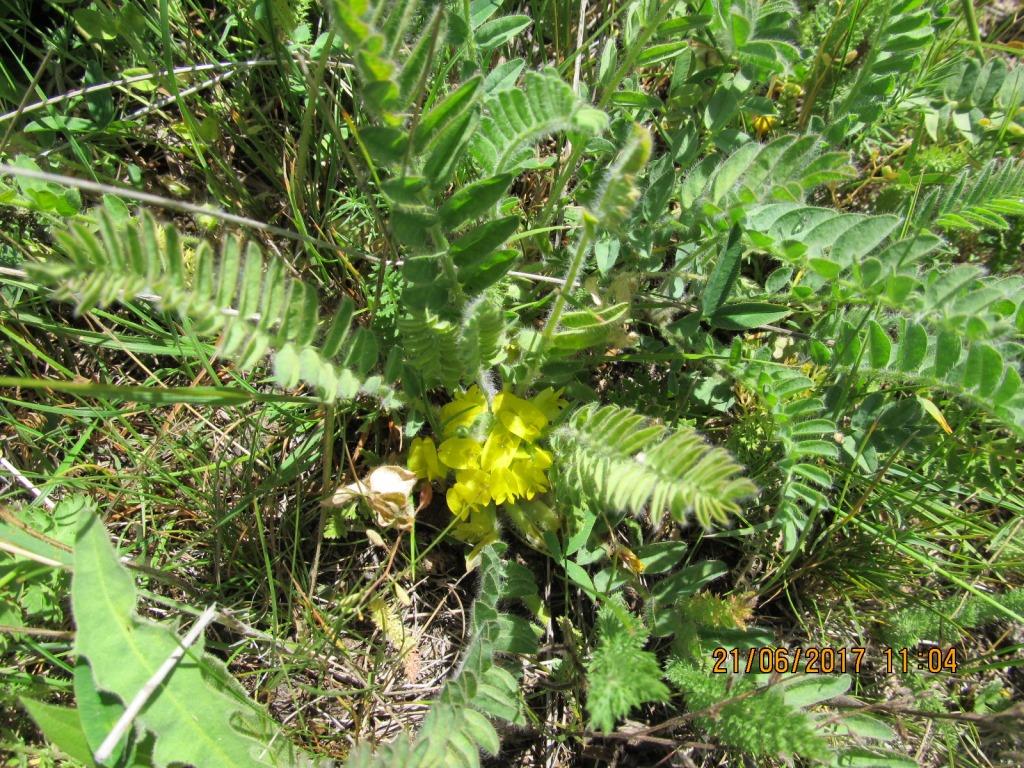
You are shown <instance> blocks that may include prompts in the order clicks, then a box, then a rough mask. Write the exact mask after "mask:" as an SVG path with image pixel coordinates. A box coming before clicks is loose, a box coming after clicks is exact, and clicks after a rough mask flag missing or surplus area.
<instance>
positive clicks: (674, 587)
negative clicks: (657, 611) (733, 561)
mask: <svg viewBox="0 0 1024 768" xmlns="http://www.w3.org/2000/svg"><path fill="white" fill-rule="evenodd" d="M728 572H729V567H728V566H727V565H726V564H725V563H723V562H722V561H721V560H702V561H701V562H699V563H694V564H693V565H687V566H685V567H683V568H680V569H679V570H678V571H676V572H675V573H673V574H670V575H669V576H666V577H665V578H664V579H662V580H661V581H659V582H658V583H657V584H655V585H654V586H653V587H651V597H653V598H654V599H655V600H657V601H658V603H659V604H661V605H668V604H669V603H671V602H673V601H674V600H675V599H676V598H679V597H686V596H687V595H692V594H695V593H696V592H697V591H698V590H699V589H700V588H701V587H703V586H704V585H705V584H709V583H711V582H712V581H714V580H715V579H720V578H722V577H723V576H724V575H725V574H727V573H728Z"/></svg>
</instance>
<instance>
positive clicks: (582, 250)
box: [517, 222, 594, 395]
mask: <svg viewBox="0 0 1024 768" xmlns="http://www.w3.org/2000/svg"><path fill="white" fill-rule="evenodd" d="M593 239H594V226H593V224H591V223H589V222H586V223H584V225H583V234H582V235H580V239H579V242H578V243H577V244H576V253H575V254H573V257H572V262H570V264H569V271H568V272H566V274H565V282H564V283H563V284H562V287H561V288H559V290H558V294H557V295H556V296H555V306H554V307H552V308H551V314H550V315H548V319H547V322H546V323H544V329H543V330H542V331H541V333H540V340H539V341H538V342H537V343H536V344H534V345H533V346H532V347H531V349H530V353H529V355H530V357H531V358H533V360H532V362H531V363H530V368H529V369H528V371H527V374H526V376H525V377H524V378H523V379H522V380H521V381H520V382H519V385H518V386H517V389H518V390H519V394H520V395H521V394H523V392H525V391H526V388H527V387H528V386H529V383H530V382H531V381H532V380H533V378H534V377H535V376H536V375H537V372H538V369H539V368H540V362H541V360H543V359H544V353H545V352H546V351H547V348H548V344H549V343H550V342H551V337H552V336H553V335H554V333H555V331H556V330H557V328H558V321H559V320H560V319H561V317H562V312H563V310H564V309H565V304H566V302H567V301H568V300H569V292H570V291H571V290H572V289H573V286H574V285H575V284H576V278H577V276H578V275H579V273H580V270H581V269H582V268H583V261H584V260H585V259H586V256H587V251H588V250H589V249H590V243H591V241H592V240H593Z"/></svg>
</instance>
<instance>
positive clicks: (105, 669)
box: [71, 504, 274, 768]
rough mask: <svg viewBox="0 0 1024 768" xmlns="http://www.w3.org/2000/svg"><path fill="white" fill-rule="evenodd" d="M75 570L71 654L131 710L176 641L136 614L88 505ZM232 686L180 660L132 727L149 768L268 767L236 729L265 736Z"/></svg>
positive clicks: (257, 716)
mask: <svg viewBox="0 0 1024 768" xmlns="http://www.w3.org/2000/svg"><path fill="white" fill-rule="evenodd" d="M74 565H75V571H74V577H73V579H72V582H71V603H72V609H73V611H74V615H75V625H76V628H77V632H76V634H75V652H76V653H78V654H79V656H81V657H84V658H85V659H87V660H88V662H89V665H90V668H91V670H92V675H93V680H94V682H95V684H96V688H97V689H98V690H102V691H108V692H110V693H112V694H114V695H116V696H117V697H118V698H120V699H121V701H122V702H123V703H124V702H130V701H131V700H132V699H133V698H134V697H135V695H136V694H137V693H138V692H139V691H140V690H141V689H142V687H143V686H144V685H145V684H146V683H147V681H149V680H150V679H151V678H152V676H153V674H154V673H155V672H156V671H157V669H158V668H159V667H160V666H161V665H162V664H163V663H164V661H165V660H166V659H167V658H168V656H170V655H171V653H172V652H173V651H174V650H175V649H176V648H178V647H179V640H178V638H177V636H176V635H175V634H174V633H173V632H172V631H171V630H169V629H168V628H166V627H164V626H161V625H159V624H155V623H153V622H150V621H147V620H144V619H142V618H140V617H139V616H138V614H137V613H136V612H135V602H136V589H135V584H134V583H133V581H132V577H131V575H130V574H129V572H128V571H127V570H126V569H125V568H124V567H123V566H122V565H121V564H120V562H119V560H118V557H117V553H116V552H115V551H114V548H113V546H112V545H111V544H110V541H109V539H108V538H107V533H106V530H105V529H104V527H103V524H102V523H101V522H100V520H99V518H98V517H97V516H96V514H95V511H94V506H93V505H91V504H83V505H82V507H81V511H80V513H79V527H78V533H77V536H76V539H75V556H74ZM232 683H233V681H231V678H230V677H229V676H228V674H227V672H226V671H225V670H224V669H223V667H222V666H221V664H220V662H219V661H217V660H216V659H215V658H214V657H212V656H209V655H207V654H205V653H202V652H201V650H199V649H198V648H196V647H193V648H192V649H190V650H189V651H188V652H187V653H186V654H185V656H184V657H183V658H182V659H181V661H180V662H178V664H177V666H176V667H175V669H174V670H173V671H172V672H171V674H170V675H169V676H168V678H167V679H166V680H165V681H164V683H163V684H162V685H161V686H160V687H159V688H158V690H157V691H156V692H155V693H154V695H153V696H152V698H150V700H149V702H148V704H147V705H146V707H145V708H144V709H143V710H142V712H141V713H140V714H139V716H138V718H137V721H136V722H137V724H138V725H139V726H141V727H142V728H144V729H146V730H148V731H150V732H152V733H153V734H154V735H155V736H156V743H155V745H154V750H153V763H154V765H156V766H166V765H171V764H175V763H186V764H192V765H195V766H197V767H198V768H204V767H205V766H217V767H218V768H219V767H220V766H240V767H245V766H256V765H273V764H274V763H273V761H272V760H271V757H270V755H268V754H267V748H266V747H265V746H264V745H263V743H261V740H260V739H258V738H254V737H253V736H251V735H247V734H244V733H242V732H241V731H240V730H239V729H238V728H237V727H236V725H237V724H239V723H250V724H252V726H253V729H254V731H256V730H260V729H266V719H265V717H264V716H263V715H262V714H261V713H259V712H258V710H257V709H256V708H255V706H254V705H250V704H247V703H245V699H244V698H243V697H242V695H240V693H241V687H240V686H238V685H237V683H234V684H232ZM231 688H233V689H234V690H231Z"/></svg>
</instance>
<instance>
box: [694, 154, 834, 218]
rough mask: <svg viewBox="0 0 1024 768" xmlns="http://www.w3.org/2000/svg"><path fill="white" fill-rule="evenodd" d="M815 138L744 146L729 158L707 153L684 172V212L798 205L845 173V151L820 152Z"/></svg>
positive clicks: (712, 211)
mask: <svg viewBox="0 0 1024 768" xmlns="http://www.w3.org/2000/svg"><path fill="white" fill-rule="evenodd" d="M824 146H825V145H824V144H823V143H822V141H821V139H820V138H819V137H817V136H813V135H808V136H780V137H779V138H777V139H775V140H774V141H771V142H769V143H768V144H758V143H757V142H749V143H747V144H744V145H742V146H741V147H740V148H739V149H737V150H736V151H735V152H733V153H732V154H731V155H729V156H728V157H726V158H724V159H722V158H721V157H720V156H716V155H711V156H709V157H707V158H705V159H704V160H702V161H701V162H700V163H699V164H698V165H697V166H696V167H694V168H693V169H692V170H691V171H690V173H689V174H687V176H686V178H685V180H684V181H683V184H682V186H681V188H680V202H681V203H682V205H683V207H684V208H687V209H697V210H700V211H702V212H704V213H705V214H708V213H720V212H722V211H727V210H729V209H731V208H733V207H735V206H749V205H751V204H752V203H765V202H774V201H779V202H783V201H785V202H803V200H804V199H805V198H806V197H807V194H808V193H809V192H810V191H811V190H812V189H814V188H815V187H817V186H818V185H819V184H825V183H827V182H830V181H839V180H842V179H845V178H848V177H849V175H850V170H851V169H850V165H849V156H848V155H847V154H846V153H845V152H824V151H823V149H824Z"/></svg>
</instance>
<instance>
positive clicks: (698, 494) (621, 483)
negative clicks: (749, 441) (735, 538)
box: [552, 404, 756, 526]
mask: <svg viewBox="0 0 1024 768" xmlns="http://www.w3.org/2000/svg"><path fill="white" fill-rule="evenodd" d="M552 444H553V446H554V448H555V451H556V453H557V454H558V456H559V459H560V471H562V472H564V473H565V475H566V476H567V477H566V479H567V483H566V485H569V486H572V487H575V488H577V489H579V492H580V493H581V494H582V495H583V496H584V497H586V498H587V499H588V500H590V501H592V502H593V503H594V504H595V506H605V507H611V508H613V509H615V510H617V511H630V512H632V513H633V514H640V513H641V512H643V511H644V510H645V509H647V510H649V511H650V515H651V518H652V519H653V520H654V522H655V523H658V522H660V520H661V518H662V517H663V515H664V513H665V512H669V513H670V514H671V515H672V518H673V519H674V520H676V521H677V522H680V523H682V522H684V521H685V520H686V516H687V513H688V512H691V511H692V512H693V514H694V515H695V516H696V518H697V520H698V521H699V522H700V523H701V524H702V525H704V526H708V525H710V524H711V523H712V521H714V522H718V523H725V522H726V521H727V520H728V518H729V515H730V514H735V513H736V512H738V511H739V501H740V499H742V498H744V497H746V496H749V495H750V494H752V493H753V492H754V491H755V490H756V489H755V486H754V484H753V483H752V482H751V481H750V480H748V479H747V478H745V477H741V476H740V475H739V473H740V466H739V465H738V464H737V463H736V462H735V460H734V459H733V458H732V456H730V455H729V453H728V451H726V450H724V449H722V448H713V447H711V446H708V445H707V444H706V443H705V442H704V440H703V439H702V438H701V436H700V435H699V434H698V433H697V432H696V431H695V430H693V429H691V428H689V427H681V428H679V429H676V430H675V431H671V430H668V429H666V428H665V427H663V426H661V425H659V424H654V423H652V422H650V421H649V420H648V419H646V418H645V417H644V416H642V415H640V414H638V413H637V412H636V411H634V410H632V409H631V408H621V407H618V406H612V405H609V406H605V407H603V408H600V407H598V406H597V405H595V404H591V405H588V406H584V407H583V408H580V409H579V410H577V411H576V412H575V413H574V414H573V415H572V417H571V418H570V419H569V422H568V423H567V424H566V425H565V426H563V427H561V428H560V429H559V430H557V431H556V433H555V434H554V435H553V436H552Z"/></svg>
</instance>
